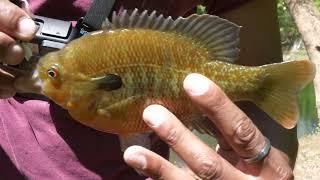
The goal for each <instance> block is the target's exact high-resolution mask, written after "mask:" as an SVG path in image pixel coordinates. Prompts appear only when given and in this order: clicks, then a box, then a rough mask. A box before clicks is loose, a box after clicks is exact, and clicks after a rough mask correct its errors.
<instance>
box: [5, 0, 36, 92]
mask: <svg viewBox="0 0 320 180" xmlns="http://www.w3.org/2000/svg"><path fill="white" fill-rule="evenodd" d="M22 7H23V9H20V8H19V7H18V6H16V5H14V4H12V3H11V2H10V1H7V0H0V12H1V13H0V64H1V65H0V98H5V97H10V96H13V95H14V94H15V92H16V90H15V87H14V81H15V78H16V77H17V76H18V75H20V74H21V72H19V71H17V70H15V69H12V68H9V67H6V66H3V65H2V64H9V65H16V64H19V63H20V62H21V61H22V59H23V57H24V53H23V49H22V47H21V46H19V45H17V44H16V43H15V39H19V40H30V39H31V38H32V37H33V36H34V33H35V32H36V26H35V24H34V22H33V20H32V19H31V18H30V16H29V14H28V10H27V6H26V5H23V6H22Z"/></svg>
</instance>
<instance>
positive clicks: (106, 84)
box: [91, 74, 123, 91]
mask: <svg viewBox="0 0 320 180" xmlns="http://www.w3.org/2000/svg"><path fill="white" fill-rule="evenodd" d="M91 82H92V83H94V84H95V85H96V87H97V89H102V90H106V91H113V90H117V89H120V88H121V87H122V85H123V83H122V79H121V77H120V76H118V75H116V74H106V75H105V76H101V77H97V78H91Z"/></svg>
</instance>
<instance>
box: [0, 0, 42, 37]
mask: <svg viewBox="0 0 320 180" xmlns="http://www.w3.org/2000/svg"><path fill="white" fill-rule="evenodd" d="M0 12H1V13H0V31H2V32H4V33H6V34H8V35H10V36H13V37H16V38H18V39H21V40H30V39H32V38H33V36H34V34H35V32H36V25H35V23H34V21H33V20H32V19H31V18H30V16H29V15H28V14H27V13H26V12H24V11H23V10H22V9H20V8H19V7H18V6H16V5H14V4H12V3H11V2H9V1H0Z"/></svg>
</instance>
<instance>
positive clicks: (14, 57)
mask: <svg viewBox="0 0 320 180" xmlns="http://www.w3.org/2000/svg"><path fill="white" fill-rule="evenodd" d="M22 59H23V49H22V47H21V46H19V45H18V44H13V45H12V46H10V47H9V48H8V50H7V52H6V56H5V62H4V63H6V64H10V65H17V64H19V63H20V62H21V61H22Z"/></svg>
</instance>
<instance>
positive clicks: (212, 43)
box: [102, 9, 240, 63]
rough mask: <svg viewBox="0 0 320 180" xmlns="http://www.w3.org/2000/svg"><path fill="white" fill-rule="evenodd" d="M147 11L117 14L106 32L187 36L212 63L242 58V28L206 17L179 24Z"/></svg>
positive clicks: (184, 20) (106, 26)
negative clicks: (123, 30) (145, 32)
mask: <svg viewBox="0 0 320 180" xmlns="http://www.w3.org/2000/svg"><path fill="white" fill-rule="evenodd" d="M156 14H157V12H156V11H152V12H151V13H150V12H149V11H147V10H145V11H143V12H141V13H140V12H139V11H138V9H135V10H134V11H132V12H131V13H128V11H126V10H125V11H123V12H121V13H116V12H114V13H113V16H112V23H110V22H109V20H106V21H105V22H104V23H103V27H102V28H103V29H104V30H115V29H131V28H136V29H150V30H156V31H161V32H171V33H176V34H179V35H182V36H186V37H188V38H190V39H192V40H193V41H195V42H196V43H197V44H199V45H200V46H201V47H204V48H206V49H207V51H208V52H209V54H210V56H211V58H210V60H218V61H225V62H230V63H232V62H234V61H235V60H236V59H237V58H238V54H239V49H238V46H239V31H240V26H238V25H236V24H234V23H232V22H230V21H228V20H226V19H223V18H220V17H218V16H214V15H209V14H203V15H196V14H194V15H191V16H189V17H186V18H184V17H178V18H176V19H175V20H173V19H172V17H171V16H168V17H165V16H163V15H162V14H160V15H156Z"/></svg>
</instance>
